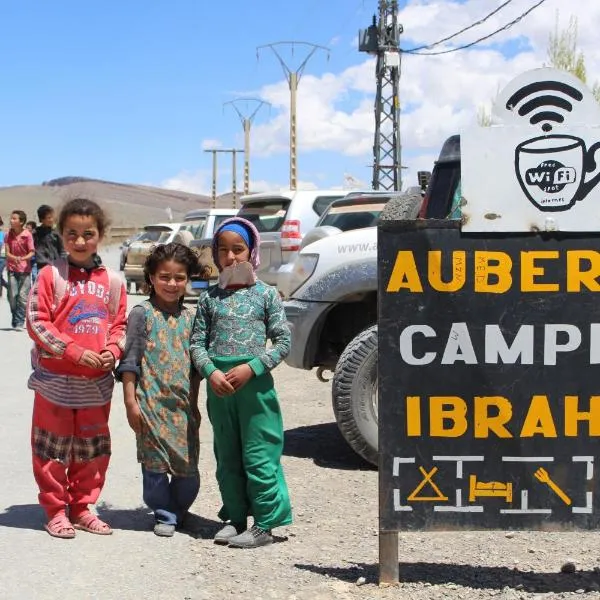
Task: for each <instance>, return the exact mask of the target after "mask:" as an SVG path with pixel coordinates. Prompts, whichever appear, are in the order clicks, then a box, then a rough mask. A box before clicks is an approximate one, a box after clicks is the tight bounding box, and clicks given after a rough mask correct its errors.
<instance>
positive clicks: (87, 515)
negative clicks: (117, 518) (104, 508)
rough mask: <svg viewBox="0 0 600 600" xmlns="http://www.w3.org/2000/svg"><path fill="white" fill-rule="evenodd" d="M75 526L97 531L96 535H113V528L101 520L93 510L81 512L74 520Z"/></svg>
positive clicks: (83, 529)
mask: <svg viewBox="0 0 600 600" xmlns="http://www.w3.org/2000/svg"><path fill="white" fill-rule="evenodd" d="M73 527H74V528H75V529H81V530H82V531H87V532H88V533H95V534H96V535H111V534H112V529H111V528H110V526H109V525H108V524H107V523H105V522H104V521H101V520H100V519H99V518H98V517H97V516H96V515H95V514H94V513H93V512H90V511H89V510H88V511H86V512H84V513H82V514H80V515H79V516H78V517H77V519H76V520H74V521H73Z"/></svg>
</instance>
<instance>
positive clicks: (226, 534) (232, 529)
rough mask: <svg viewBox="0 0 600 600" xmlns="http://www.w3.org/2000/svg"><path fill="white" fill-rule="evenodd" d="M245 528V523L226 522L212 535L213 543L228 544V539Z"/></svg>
mask: <svg viewBox="0 0 600 600" xmlns="http://www.w3.org/2000/svg"><path fill="white" fill-rule="evenodd" d="M244 529H246V523H227V524H226V525H225V527H223V528H222V529H219V531H217V533H216V534H215V537H214V542H215V544H228V543H229V540H230V539H231V538H233V537H235V536H236V535H238V534H240V533H241V532H242V531H244Z"/></svg>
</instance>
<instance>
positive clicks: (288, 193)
mask: <svg viewBox="0 0 600 600" xmlns="http://www.w3.org/2000/svg"><path fill="white" fill-rule="evenodd" d="M298 194H310V195H311V196H343V195H344V190H289V189H282V190H273V191H271V192H260V193H258V194H248V195H247V196H242V197H241V198H240V202H243V203H244V204H247V203H248V202H255V201H259V200H267V199H269V198H288V199H289V200H291V199H292V198H294V197H295V196H296V195H298Z"/></svg>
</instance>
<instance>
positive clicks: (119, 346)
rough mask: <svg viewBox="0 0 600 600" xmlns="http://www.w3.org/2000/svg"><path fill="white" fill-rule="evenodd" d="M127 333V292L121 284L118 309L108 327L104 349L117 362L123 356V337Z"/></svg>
mask: <svg viewBox="0 0 600 600" xmlns="http://www.w3.org/2000/svg"><path fill="white" fill-rule="evenodd" d="M126 331H127V291H126V290H125V286H124V285H123V284H121V296H120V298H119V308H118V310H117V314H116V315H115V318H114V320H113V322H112V323H111V324H110V326H109V331H108V341H107V342H106V349H107V350H108V351H109V352H111V353H112V355H113V356H114V357H115V361H118V360H120V359H121V357H122V356H123V351H124V350H125V335H126Z"/></svg>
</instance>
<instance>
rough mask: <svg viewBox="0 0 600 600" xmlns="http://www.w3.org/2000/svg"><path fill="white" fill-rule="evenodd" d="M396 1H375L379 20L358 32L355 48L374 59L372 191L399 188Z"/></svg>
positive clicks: (374, 20)
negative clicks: (377, 3)
mask: <svg viewBox="0 0 600 600" xmlns="http://www.w3.org/2000/svg"><path fill="white" fill-rule="evenodd" d="M402 31H403V30H402V25H399V24H398V1H397V0H379V19H377V17H376V16H373V23H372V25H371V26H370V27H368V28H367V29H363V30H361V31H360V32H359V44H358V49H359V51H360V52H367V53H368V54H372V55H375V56H377V65H376V67H375V75H376V78H377V94H376V96H375V136H374V139H373V182H372V185H373V189H374V190H378V189H384V190H400V189H401V188H402V172H401V164H402V163H401V156H402V151H401V149H402V146H401V142H400V97H399V87H400V60H401V55H400V34H401V33H402Z"/></svg>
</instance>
